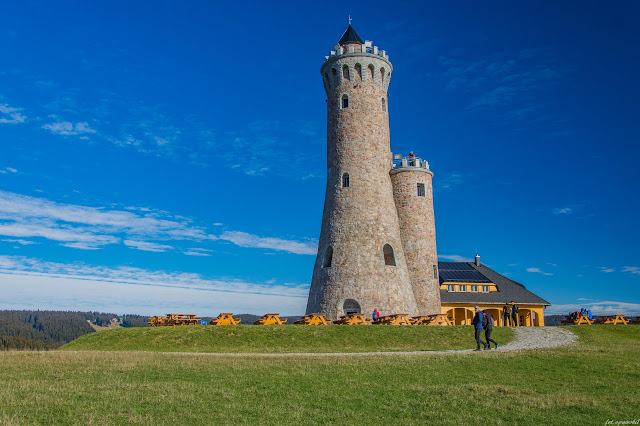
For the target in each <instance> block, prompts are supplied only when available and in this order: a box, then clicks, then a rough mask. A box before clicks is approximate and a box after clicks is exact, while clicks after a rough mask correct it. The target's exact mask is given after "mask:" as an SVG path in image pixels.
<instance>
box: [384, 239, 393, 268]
mask: <svg viewBox="0 0 640 426" xmlns="http://www.w3.org/2000/svg"><path fill="white" fill-rule="evenodd" d="M382 253H383V254H384V264H385V265H389V266H396V257H395V256H394V254H393V247H391V246H390V245H389V244H385V245H384V247H383V248H382Z"/></svg>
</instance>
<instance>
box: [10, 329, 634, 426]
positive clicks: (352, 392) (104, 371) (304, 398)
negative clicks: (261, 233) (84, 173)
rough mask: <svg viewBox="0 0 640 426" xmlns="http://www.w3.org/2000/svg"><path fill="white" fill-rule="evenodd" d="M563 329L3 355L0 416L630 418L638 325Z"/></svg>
mask: <svg viewBox="0 0 640 426" xmlns="http://www.w3.org/2000/svg"><path fill="white" fill-rule="evenodd" d="M286 328H287V329H288V328H293V329H295V328H297V327H295V326H293V327H286ZM456 328H457V327H449V328H447V327H443V328H442V329H454V330H455V329H456ZM281 329H282V330H284V329H285V327H281ZM326 329H327V330H326V331H329V330H332V327H326ZM336 329H338V327H336ZM346 329H348V330H358V331H356V332H360V331H371V332H377V328H376V327H361V328H357V327H346ZM383 329H384V328H383ZM412 329H414V327H411V328H409V327H405V328H397V327H396V328H393V330H396V331H400V332H405V331H408V330H412ZM418 329H420V330H422V328H418ZM263 330H265V329H263ZM427 330H428V331H431V330H440V328H437V327H426V328H425V329H424V330H423V332H425V333H426V331H427ZM462 330H463V331H465V330H464V329H462ZM570 330H571V331H572V332H574V333H577V334H578V335H579V341H578V343H577V344H575V345H572V346H569V347H562V348H554V349H548V350H533V351H520V352H501V351H499V350H498V351H484V352H480V353H474V352H472V353H462V354H443V355H440V354H432V355H428V356H424V355H422V356H367V357H348V356H347V357H339V358H335V357H313V358H301V357H292V358H255V357H244V358H239V357H231V356H229V357H208V356H197V355H196V356H193V355H179V354H168V355H164V354H158V353H140V352H103V351H78V352H69V351H60V350H57V351H49V352H35V353H34V352H0V365H2V366H3V368H0V383H3V384H4V386H0V401H2V402H3V403H2V407H1V408H0V424H114V423H115V424H145V425H146V424H161V423H162V424H170V423H177V424H192V425H209V424H265V425H270V424H323V423H334V424H348V423H357V424H367V423H374V424H389V425H404V424H472V423H490V424H498V425H500V424H504V425H507V424H508V425H512V424H545V425H546V424H549V425H567V424H605V422H606V421H607V420H611V421H613V422H615V421H630V420H634V419H637V418H638V407H639V406H640V394H639V393H638V392H637V391H636V390H637V386H638V383H639V382H640V361H639V358H638V353H640V326H637V325H634V326H631V325H629V326H607V325H602V326H574V327H571V328H570ZM121 331H123V330H114V331H106V332H99V333H94V334H92V335H91V336H98V335H100V334H104V335H108V334H110V333H113V334H114V335H116V334H117V332H121ZM228 333H229V332H228ZM87 337H88V336H87ZM157 337H159V338H160V336H157ZM467 339H468V340H467V341H469V340H471V341H472V339H471V337H470V336H467Z"/></svg>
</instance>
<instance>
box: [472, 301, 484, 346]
mask: <svg viewBox="0 0 640 426" xmlns="http://www.w3.org/2000/svg"><path fill="white" fill-rule="evenodd" d="M475 310H476V314H475V316H474V317H473V322H472V324H473V329H474V330H475V333H476V344H477V345H478V346H477V348H476V349H475V350H476V351H479V350H480V343H482V346H483V347H484V348H485V349H487V344H486V343H485V342H483V341H482V311H481V310H480V308H479V307H478V306H476V307H475Z"/></svg>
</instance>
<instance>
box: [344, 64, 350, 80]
mask: <svg viewBox="0 0 640 426" xmlns="http://www.w3.org/2000/svg"><path fill="white" fill-rule="evenodd" d="M342 78H344V79H345V80H346V81H351V75H350V74H349V66H348V65H345V66H344V67H342Z"/></svg>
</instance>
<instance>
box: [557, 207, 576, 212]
mask: <svg viewBox="0 0 640 426" xmlns="http://www.w3.org/2000/svg"><path fill="white" fill-rule="evenodd" d="M572 213H573V209H572V208H571V207H562V208H558V209H553V214H572Z"/></svg>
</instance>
